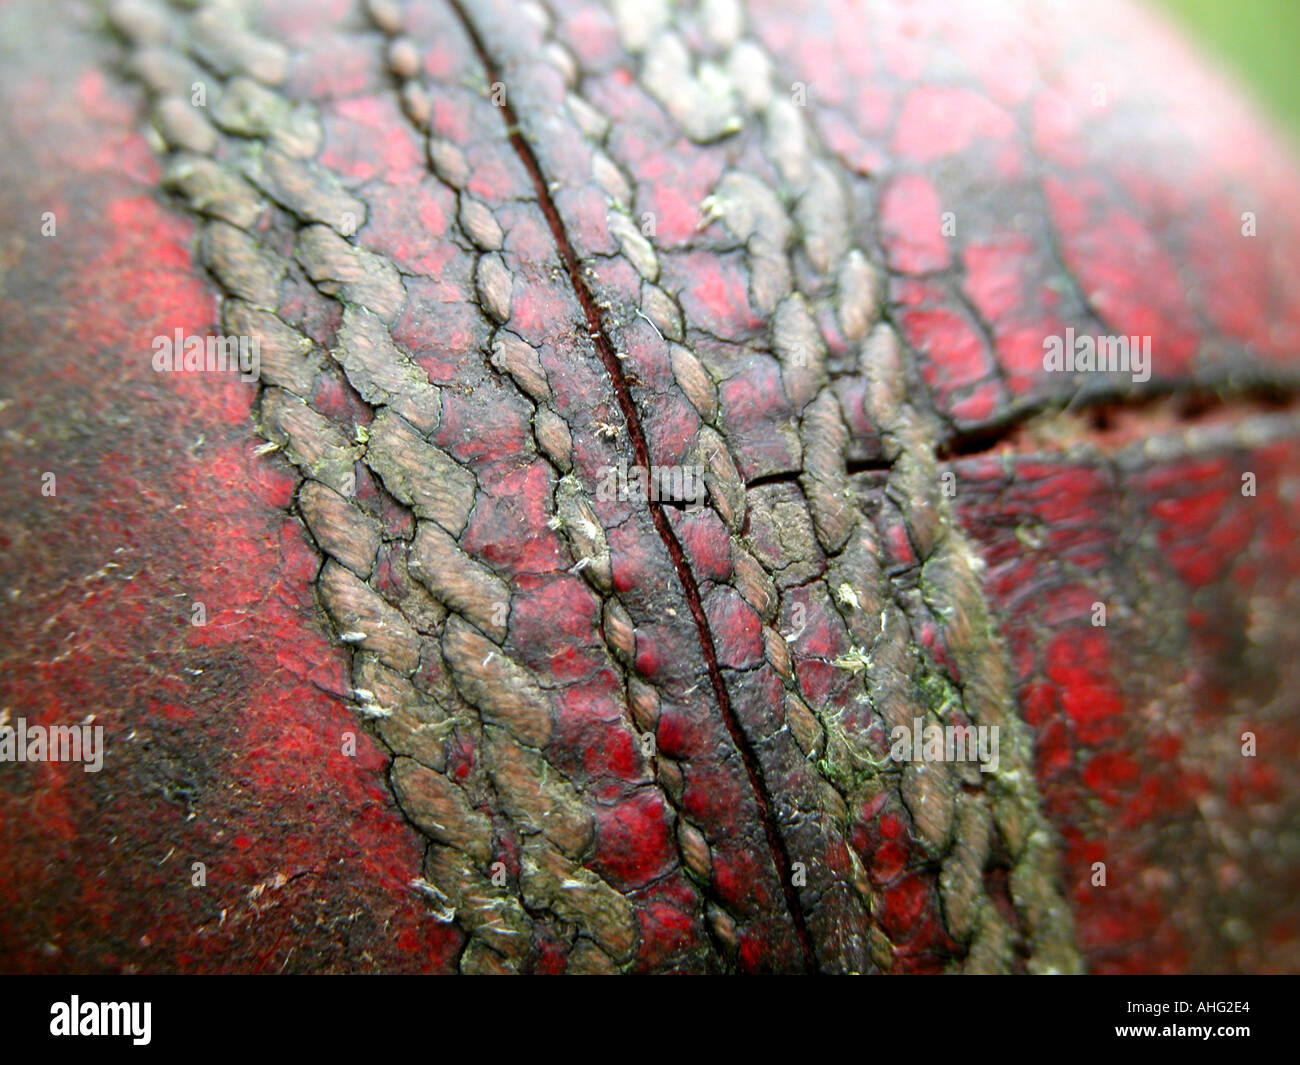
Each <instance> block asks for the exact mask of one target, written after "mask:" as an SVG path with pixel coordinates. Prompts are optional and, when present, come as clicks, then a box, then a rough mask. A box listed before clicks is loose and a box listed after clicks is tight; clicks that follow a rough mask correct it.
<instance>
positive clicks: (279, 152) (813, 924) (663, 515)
mask: <svg viewBox="0 0 1300 1065" xmlns="http://www.w3.org/2000/svg"><path fill="white" fill-rule="evenodd" d="M59 10H60V13H61V16H62V17H60V18H58V19H48V18H43V17H42V16H41V14H40V11H41V9H39V8H37V7H35V6H34V5H25V4H21V3H20V4H14V5H11V6H10V7H9V8H7V9H6V10H5V11H4V13H3V18H4V19H5V20H6V24H7V26H8V27H10V28H11V29H12V32H11V33H9V34H8V35H7V39H8V40H9V41H10V42H11V43H10V45H9V46H8V47H9V49H10V52H9V54H8V55H6V63H5V69H4V74H3V76H2V78H0V88H2V89H3V93H4V95H5V97H6V99H7V100H9V101H11V102H12V103H13V105H14V106H12V107H8V108H6V114H7V115H8V117H7V118H6V120H5V122H4V124H3V136H4V138H5V140H4V147H5V149H6V150H5V151H4V153H3V155H4V161H3V163H2V164H0V165H3V166H4V167H5V182H4V191H3V193H0V195H3V197H4V200H5V203H6V208H7V211H8V213H9V214H11V215H12V216H13V217H15V218H18V219H20V220H23V219H25V220H26V221H25V223H24V224H23V225H20V226H19V227H17V228H16V229H15V235H11V236H10V237H9V238H8V240H7V244H6V246H5V251H4V273H3V288H2V289H0V299H2V300H3V314H4V318H5V321H6V323H7V325H8V326H9V327H8V328H6V330H5V334H4V337H3V339H0V344H3V345H4V352H5V360H6V365H8V366H10V367H11V371H10V377H9V380H8V381H7V382H6V385H7V386H8V387H9V388H10V390H11V394H10V395H9V396H7V397H6V398H8V400H9V403H8V404H7V406H6V407H5V409H4V411H3V412H2V416H3V417H4V418H5V419H6V431H7V436H6V438H5V442H4V445H3V446H4V447H5V448H6V450H7V453H8V454H9V455H10V456H12V457H11V458H10V459H9V461H7V469H8V470H9V471H10V476H9V477H7V478H6V481H5V485H4V489H3V490H4V492H5V502H6V506H5V519H4V526H3V534H4V536H5V540H6V547H7V548H8V551H7V553H6V555H5V563H4V565H5V586H6V594H7V602H8V603H9V605H10V615H11V617H12V623H11V624H12V627H11V629H10V631H9V632H8V634H7V635H6V638H5V640H4V642H3V648H2V650H3V654H4V656H5V662H6V667H5V670H4V681H3V684H4V687H5V696H4V705H5V707H6V710H7V712H8V714H9V715H10V717H14V716H18V715H20V714H22V715H26V716H27V717H28V718H31V719H36V718H40V719H41V720H45V721H49V722H54V721H62V720H81V719H82V718H83V717H84V716H85V715H87V714H94V715H96V720H97V721H101V722H103V723H105V724H106V726H107V727H108V730H109V737H110V750H109V757H108V758H107V760H106V766H105V770H104V771H103V773H101V774H96V775H94V776H91V775H88V774H83V773H82V772H81V771H80V768H79V767H76V766H71V767H69V766H56V765H50V766H43V767H39V768H36V767H31V766H13V765H5V766H0V803H2V804H3V806H2V809H3V811H4V816H3V828H2V829H0V832H3V840H4V847H3V853H2V856H0V897H2V898H3V899H4V905H3V915H2V916H0V955H2V956H3V957H4V958H5V960H6V964H8V965H9V966H11V967H19V968H31V969H62V968H68V969H78V970H79V969H87V968H90V969H101V968H102V969H118V968H156V969H167V970H170V969H182V970H190V969H200V970H222V969H240V970H244V969H269V970H272V971H274V970H278V969H298V968H301V969H384V970H387V969H430V970H438V971H451V970H460V971H583V972H586V971H650V972H657V971H669V970H688V971H732V970H739V971H746V972H755V971H780V972H789V971H810V970H816V971H827V972H875V971H888V972H909V971H970V972H977V971H1006V970H1028V971H1033V972H1054V971H1076V970H1080V969H1092V970H1094V971H1131V970H1149V969H1159V970H1173V971H1181V970H1187V969H1194V970H1206V969H1210V970H1220V969H1223V970H1231V969H1247V970H1253V969H1277V968H1294V967H1295V966H1296V965H1297V957H1296V943H1297V934H1298V932H1300V929H1298V928H1297V925H1296V919H1297V912H1296V903H1295V899H1296V897H1297V894H1296V888H1297V886H1300V885H1298V884H1297V880H1298V879H1300V877H1298V876H1297V869H1298V868H1300V865H1298V856H1297V853H1296V848H1297V837H1296V812H1297V810H1296V803H1297V798H1296V797H1297V795H1298V794H1300V792H1298V790H1297V783H1298V782H1297V780H1296V768H1295V767H1296V758H1295V756H1296V754H1297V753H1298V752H1297V727H1296V698H1295V695H1294V692H1295V686H1294V677H1293V675H1292V674H1293V672H1294V666H1293V665H1292V662H1293V661H1294V660H1295V658H1296V655H1295V647H1294V644H1295V637H1294V636H1293V635H1292V631H1293V629H1292V627H1291V626H1289V625H1288V624H1287V621H1286V619H1287V618H1289V617H1292V616H1294V608H1295V606H1296V599H1297V590H1298V586H1297V583H1296V563H1295V552H1294V549H1293V546H1292V545H1293V543H1294V539H1295V532H1296V529H1297V526H1298V525H1300V513H1298V512H1297V497H1296V481H1295V472H1294V471H1295V469H1296V462H1295V460H1296V454H1295V451H1296V440H1297V437H1296V428H1297V423H1296V420H1295V416H1294V414H1293V413H1292V410H1291V407H1290V396H1291V391H1292V388H1293V383H1294V373H1295V361H1294V358H1295V354H1296V350H1297V340H1298V339H1300V293H1298V292H1297V287H1296V286H1297V255H1300V244H1297V241H1296V237H1297V236H1300V183H1298V181H1297V177H1296V171H1295V169H1294V164H1293V162H1292V161H1291V159H1290V158H1289V157H1288V156H1287V155H1286V154H1285V152H1284V151H1283V150H1281V149H1280V148H1279V147H1277V146H1276V145H1275V143H1274V142H1273V141H1272V140H1271V138H1270V135H1269V134H1268V133H1267V132H1266V131H1264V130H1263V129H1261V127H1259V126H1258V125H1257V124H1256V122H1255V120H1254V119H1253V118H1251V117H1250V116H1249V114H1248V113H1247V112H1246V111H1245V110H1244V109H1243V108H1241V107H1240V105H1239V104H1237V103H1236V102H1235V99H1234V98H1233V96H1232V95H1231V93H1230V91H1229V90H1227V89H1226V88H1225V87H1224V86H1223V85H1221V84H1220V83H1219V82H1218V81H1217V80H1216V79H1214V78H1213V77H1211V76H1209V75H1206V74H1205V73H1203V72H1202V71H1201V70H1200V69H1199V67H1198V66H1197V65H1196V64H1195V63H1194V62H1193V61H1192V60H1191V59H1190V58H1189V57H1188V55H1187V53H1186V52H1185V50H1184V49H1183V47H1182V46H1181V45H1180V44H1179V43H1178V42H1176V41H1174V40H1172V39H1171V38H1169V37H1168V36H1167V35H1166V34H1165V31H1164V30H1163V29H1162V28H1161V27H1159V26H1158V25H1156V24H1154V23H1152V22H1149V21H1148V20H1147V19H1146V18H1145V17H1143V16H1141V15H1139V14H1137V13H1135V12H1134V11H1133V10H1132V9H1130V8H1128V7H1122V6H1118V5H1114V6H1112V5H1101V6H1099V7H1097V8H1096V10H1095V11H1094V10H1091V9H1090V13H1089V16H1088V18H1087V19H1086V20H1083V19H1081V18H1080V16H1079V15H1078V14H1075V15H1070V14H1068V13H1067V12H1065V11H1062V12H1059V13H1050V12H1048V11H1047V10H1046V9H1044V8H1043V7H1041V6H1040V5H1024V6H1020V5H1008V6H1005V7H1001V6H991V5H990V6H988V7H985V6H983V5H980V6H979V7H976V6H974V5H939V4H935V5H929V4H922V5H901V4H886V3H881V4H850V3H845V4H809V5H798V4H794V5H792V4H780V5H777V4H771V5H768V4H755V5H751V6H750V7H749V8H748V9H742V8H741V7H739V6H737V5H735V4H732V3H727V2H716V3H706V4H701V5H681V6H679V7H674V8H671V9H670V8H668V7H666V6H661V5H657V4H654V3H646V4H614V5H611V6H608V7H607V6H605V5H602V4H595V3H592V4H588V3H571V4H564V5H563V6H562V7H560V6H557V7H556V8H555V9H549V8H547V7H544V6H542V5H537V4H524V5H516V4H505V3H470V2H468V0H465V2H461V3H456V4H452V3H447V2H438V3H416V2H410V3H406V4H393V5H390V4H387V3H374V4H371V5H369V6H366V7H362V6H358V5H355V4H353V3H333V4H325V5H321V4H317V3H306V2H287V3H284V2H275V3H268V4H265V5H259V6H258V7H257V8H256V9H255V10H251V11H250V12H249V13H248V14H247V17H246V18H245V17H241V16H239V15H238V14H237V13H236V12H234V11H233V9H231V8H230V7H228V6H227V5H197V6H195V7H193V8H191V7H188V6H182V7H176V8H172V7H163V6H155V5H152V4H147V3H143V2H139V3H124V4H118V5H113V6H112V9H111V14H110V15H109V16H108V17H107V19H106V21H101V20H100V17H99V16H98V15H96V14H95V9H93V8H90V7H83V6H78V5H75V4H69V5H67V6H66V8H60V9H59ZM13 42H25V45H24V46H22V47H19V46H17V45H15V44H14V43H13ZM10 60H12V61H10ZM198 87H201V88H202V98H203V102H202V104H201V105H196V104H195V102H194V101H195V99H196V97H195V92H196V89H197V88H198ZM1099 87H1100V89H1099ZM10 207H12V210H8V209H9V208H10ZM47 210H48V211H54V212H55V215H56V216H57V218H58V220H59V225H58V235H57V236H56V237H54V238H44V237H42V236H40V225H41V217H42V213H43V212H44V211H47ZM1243 212H1250V213H1251V214H1252V215H1253V216H1254V218H1255V219H1256V220H1257V227H1256V228H1255V229H1254V231H1253V235H1251V236H1246V235H1245V234H1244V233H1243V227H1244V220H1243V217H1242V215H1243ZM176 328H180V329H182V330H183V331H185V332H187V333H196V334H199V335H202V334H204V333H207V332H218V333H223V334H226V335H244V336H255V337H257V338H258V339H259V341H260V350H261V366H260V369H261V375H260V381H259V383H258V385H257V386H256V387H255V388H254V387H252V386H250V385H245V384H241V383H240V382H238V381H237V380H235V379H233V378H232V377H231V376H230V375H226V376H221V375H214V374H203V373H197V374H158V373H155V372H154V371H153V368H152V366H151V363H150V357H151V349H150V344H151V342H152V339H153V337H155V336H156V335H159V334H161V335H168V334H170V333H171V332H172V330H173V329H176ZM1066 328H1073V329H1075V330H1077V331H1078V332H1080V333H1093V334H1123V335H1128V334H1135V335H1149V336H1151V337H1152V340H1153V345H1152V346H1153V356H1152V362H1151V370H1152V373H1151V378H1150V381H1148V382H1144V383H1141V384H1138V383H1133V382H1130V380H1129V379H1128V378H1127V377H1120V378H1116V377H1115V376H1114V375H1109V376H1106V377H1104V378H1102V377H1099V376H1089V375H1086V374H1084V375H1079V376H1074V375H1065V374H1048V373H1045V372H1044V370H1043V362H1042V352H1043V346H1042V345H1043V338H1044V337H1045V336H1048V335H1054V334H1056V333H1058V332H1061V331H1063V330H1064V329H1066ZM259 445H261V446H259ZM620 463H623V464H625V465H632V466H635V465H642V466H658V467H663V466H667V467H679V468H680V467H690V468H693V467H699V468H701V469H703V471H704V480H705V483H706V485H707V499H706V501H705V502H704V504H703V505H702V506H694V507H685V506H680V505H675V503H674V502H671V501H670V502H663V501H648V500H639V499H623V500H620V499H618V498H613V499H610V498H605V496H606V495H607V493H605V492H603V491H602V490H601V487H600V486H601V484H602V481H603V479H604V476H605V473H606V471H608V470H609V469H610V468H616V467H618V466H619V464H620ZM46 470H53V471H55V472H56V473H57V474H58V476H59V491H58V494H57V495H56V496H54V497H46V496H42V495H41V493H40V484H41V473H42V472H44V471H46ZM1243 474H1253V475H1254V484H1255V488H1256V491H1255V493H1254V494H1251V495H1247V494H1244V493H1243V491H1242V488H1243V484H1244V482H1243ZM196 601H201V602H203V603H204V604H205V606H206V611H207V618H208V620H207V624H205V625H202V626H196V625H194V624H192V623H191V622H192V609H191V608H192V604H193V603H194V602H196ZM1097 604H1101V605H1103V606H1104V607H1105V617H1106V623H1105V624H1104V625H1097V624H1096V623H1095V618H1096V616H1097V615H1096V605H1097ZM917 718H920V719H923V720H927V721H929V722H931V723H940V722H942V723H958V724H970V725H978V726H984V727H986V728H989V727H992V726H997V727H998V729H999V733H1000V758H999V765H998V768H997V770H996V771H994V772H991V773H983V772H981V771H980V770H979V768H978V767H976V766H973V765H970V764H959V763H953V762H930V763H923V764H918V763H910V764H904V765H900V764H898V763H895V762H891V761H890V760H889V758H888V755H889V749H890V740H889V736H890V732H891V730H892V729H893V728H894V727H896V726H899V725H910V724H911V723H912V722H913V721H914V720H916V719H917ZM1247 731H1249V732H1252V733H1253V734H1255V735H1256V737H1257V738H1258V753H1257V754H1256V755H1255V756H1254V757H1252V758H1245V757H1243V756H1242V754H1241V745H1242V739H1241V737H1242V734H1243V733H1244V732H1247ZM348 735H354V736H355V741H356V748H357V750H356V754H355V756H354V755H352V754H349V753H344V752H345V751H346V750H347V749H348V748H347V742H348V741H347V739H346V737H347V736H348ZM196 861H199V862H203V863H204V864H205V866H206V867H207V868H208V880H207V883H206V884H205V885H204V886H202V887H197V886H194V884H193V880H192V863H193V862H196ZM1097 863H1103V864H1104V866H1105V883H1104V885H1102V884H1099V883H1097V882H1096V881H1097Z"/></svg>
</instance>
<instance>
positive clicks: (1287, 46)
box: [1147, 0, 1300, 145]
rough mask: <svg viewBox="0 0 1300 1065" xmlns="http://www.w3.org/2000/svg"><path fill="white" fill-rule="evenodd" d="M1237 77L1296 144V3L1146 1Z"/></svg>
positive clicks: (1299, 140)
mask: <svg viewBox="0 0 1300 1065" xmlns="http://www.w3.org/2000/svg"><path fill="white" fill-rule="evenodd" d="M1147 2H1148V3H1149V4H1150V6H1151V7H1153V8H1155V9H1156V10H1157V11H1161V12H1163V13H1165V14H1166V15H1167V16H1169V17H1170V18H1171V19H1172V21H1173V22H1174V23H1175V24H1178V25H1181V26H1182V27H1183V28H1184V30H1185V31H1187V33H1188V35H1189V36H1190V37H1192V39H1193V41H1194V42H1196V43H1199V44H1200V45H1201V46H1202V48H1203V50H1204V51H1205V52H1206V53H1207V54H1209V55H1211V56H1212V57H1216V58H1217V59H1218V60H1219V62H1220V64H1221V65H1223V66H1226V67H1227V68H1228V69H1229V71H1230V72H1231V73H1233V74H1235V75H1236V77H1237V81H1238V82H1240V83H1241V84H1242V85H1243V86H1244V87H1245V88H1246V89H1247V91H1251V92H1253V93H1254V95H1255V98H1256V99H1257V100H1259V102H1260V103H1261V104H1262V105H1263V108H1264V110H1265V111H1267V112H1269V113H1271V114H1272V116H1273V118H1274V121H1275V124H1276V125H1278V126H1279V127H1281V128H1282V129H1283V130H1284V131H1285V132H1287V133H1289V134H1290V135H1291V140H1292V143H1293V144H1296V145H1300V0H1147Z"/></svg>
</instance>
